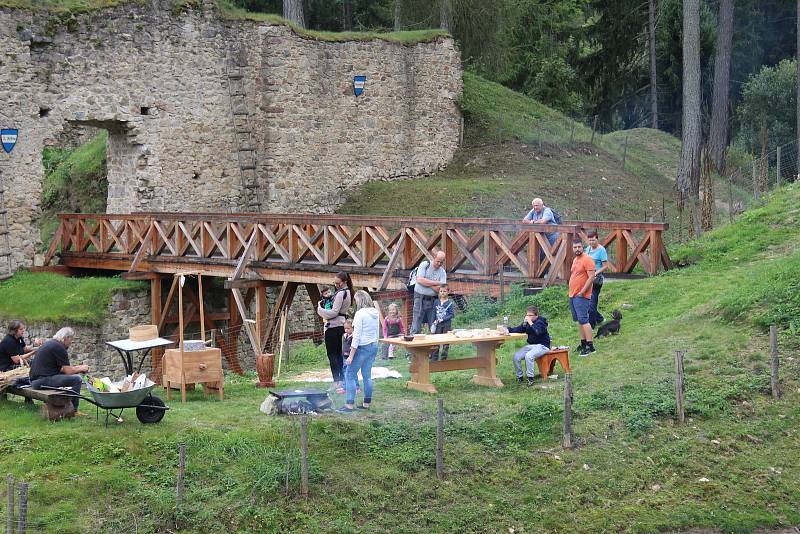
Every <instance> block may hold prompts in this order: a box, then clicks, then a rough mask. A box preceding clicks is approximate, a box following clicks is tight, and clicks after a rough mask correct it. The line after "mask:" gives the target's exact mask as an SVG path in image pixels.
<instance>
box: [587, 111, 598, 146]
mask: <svg viewBox="0 0 800 534" xmlns="http://www.w3.org/2000/svg"><path fill="white" fill-rule="evenodd" d="M596 130H597V115H595V116H594V120H593V121H592V140H591V141H589V143H590V144H592V145H593V144H594V132H595V131H596Z"/></svg>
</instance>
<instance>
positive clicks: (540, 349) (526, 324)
mask: <svg viewBox="0 0 800 534" xmlns="http://www.w3.org/2000/svg"><path fill="white" fill-rule="evenodd" d="M508 331H509V332H511V333H513V334H528V344H527V345H525V346H524V347H522V348H521V349H519V350H518V351H517V352H515V353H514V368H515V370H516V371H517V382H519V383H520V384H521V383H522V382H523V378H522V360H523V359H525V368H526V372H527V375H528V386H532V385H533V374H534V372H535V370H536V365H535V363H536V359H537V358H541V357H542V356H544V355H545V354H547V353H548V351H550V333H549V332H548V331H547V319H545V318H544V317H542V316H540V315H539V308H537V307H536V306H531V307H530V308H528V311H527V313H526V314H525V319H524V320H523V321H522V324H521V325H519V326H514V327H511V328H509V329H508Z"/></svg>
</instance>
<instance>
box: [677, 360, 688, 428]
mask: <svg viewBox="0 0 800 534" xmlns="http://www.w3.org/2000/svg"><path fill="white" fill-rule="evenodd" d="M683 356H684V351H682V350H676V351H675V406H676V408H677V411H678V422H679V423H683V422H684V421H685V420H686V414H685V413H684V405H683Z"/></svg>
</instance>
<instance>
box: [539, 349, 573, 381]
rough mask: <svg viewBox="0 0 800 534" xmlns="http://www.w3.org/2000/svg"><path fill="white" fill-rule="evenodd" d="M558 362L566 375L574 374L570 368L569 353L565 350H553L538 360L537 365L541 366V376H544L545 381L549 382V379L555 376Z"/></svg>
mask: <svg viewBox="0 0 800 534" xmlns="http://www.w3.org/2000/svg"><path fill="white" fill-rule="evenodd" d="M556 362H558V363H560V364H561V368H562V369H564V372H565V373H571V372H572V370H571V369H570V368H569V351H568V350H565V349H552V350H551V351H550V352H548V353H545V355H544V356H542V357H540V358H538V359H537V360H536V365H537V366H539V374H540V375H542V380H543V381H545V380H547V377H548V376H550V375H551V374H553V369H554V368H555V366H556Z"/></svg>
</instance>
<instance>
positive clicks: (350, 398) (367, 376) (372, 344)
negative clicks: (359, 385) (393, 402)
mask: <svg viewBox="0 0 800 534" xmlns="http://www.w3.org/2000/svg"><path fill="white" fill-rule="evenodd" d="M353 300H354V301H355V304H356V314H355V315H354V316H353V342H352V345H351V346H350V354H345V355H344V356H345V358H346V359H347V370H346V371H345V375H344V384H345V395H346V398H345V405H344V407H343V408H340V409H339V411H340V412H345V413H347V412H352V411H353V407H354V404H355V401H356V378H357V377H358V371H359V370H361V378H363V379H364V402H363V403H362V404H361V405H360V406H359V408H360V409H363V410H366V409H368V408H369V405H370V402H371V401H372V364H373V363H374V362H375V356H376V355H377V354H378V332H379V331H380V319H379V317H378V309H377V308H375V305H374V304H373V303H372V298H371V297H370V296H369V293H367V292H366V291H356V294H355V295H354V296H353Z"/></svg>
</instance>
